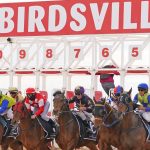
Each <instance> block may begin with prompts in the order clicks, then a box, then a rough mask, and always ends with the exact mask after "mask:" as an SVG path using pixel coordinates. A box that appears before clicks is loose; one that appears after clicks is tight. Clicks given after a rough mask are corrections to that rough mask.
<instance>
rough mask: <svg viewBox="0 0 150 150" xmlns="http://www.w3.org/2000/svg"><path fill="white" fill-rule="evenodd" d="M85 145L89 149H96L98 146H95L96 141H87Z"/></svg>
mask: <svg viewBox="0 0 150 150" xmlns="http://www.w3.org/2000/svg"><path fill="white" fill-rule="evenodd" d="M86 147H88V148H89V149H90V150H98V147H97V146H96V143H93V142H89V143H87V144H86Z"/></svg>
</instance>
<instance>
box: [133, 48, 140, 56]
mask: <svg viewBox="0 0 150 150" xmlns="http://www.w3.org/2000/svg"><path fill="white" fill-rule="evenodd" d="M138 55H139V49H138V47H133V48H132V57H137V56H138Z"/></svg>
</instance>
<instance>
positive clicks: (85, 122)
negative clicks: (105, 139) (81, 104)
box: [83, 120, 93, 134]
mask: <svg viewBox="0 0 150 150" xmlns="http://www.w3.org/2000/svg"><path fill="white" fill-rule="evenodd" d="M83 124H84V125H85V127H86V129H87V133H90V134H93V130H92V129H91V126H90V124H89V121H87V120H83Z"/></svg>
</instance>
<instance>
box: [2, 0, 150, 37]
mask: <svg viewBox="0 0 150 150" xmlns="http://www.w3.org/2000/svg"><path fill="white" fill-rule="evenodd" d="M149 32H150V0H143V1H142V0H130V1H123V0H109V1H108V0H90V1H88V0H85V1H84V0H69V1H65V0H64V1H49V2H27V3H7V4H0V36H1V37H2V36H4V37H5V36H6V37H9V36H41V35H75V34H80V35H81V34H118V33H149Z"/></svg>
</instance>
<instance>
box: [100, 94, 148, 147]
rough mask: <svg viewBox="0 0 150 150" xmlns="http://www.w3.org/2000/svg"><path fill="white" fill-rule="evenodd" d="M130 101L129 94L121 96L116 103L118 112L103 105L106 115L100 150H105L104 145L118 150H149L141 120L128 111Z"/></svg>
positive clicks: (131, 111) (101, 133)
mask: <svg viewBox="0 0 150 150" xmlns="http://www.w3.org/2000/svg"><path fill="white" fill-rule="evenodd" d="M124 100H125V101H124ZM130 100H131V99H130V96H129V93H126V94H124V95H122V97H121V99H120V101H119V102H118V111H119V112H116V110H114V109H113V108H111V106H110V105H108V104H107V103H106V104H105V111H106V115H105V117H104V122H103V125H102V128H101V132H100V140H99V146H100V149H101V150H107V148H106V147H105V145H106V144H111V145H113V146H115V147H116V148H118V149H119V150H150V144H149V143H147V142H146V138H147V132H146V130H145V127H144V124H143V122H142V120H141V119H140V117H139V116H138V115H136V114H135V113H134V111H133V110H131V109H130V110H129V108H131V107H130V106H131V104H132V102H131V101H130Z"/></svg>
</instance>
